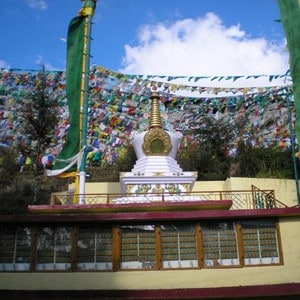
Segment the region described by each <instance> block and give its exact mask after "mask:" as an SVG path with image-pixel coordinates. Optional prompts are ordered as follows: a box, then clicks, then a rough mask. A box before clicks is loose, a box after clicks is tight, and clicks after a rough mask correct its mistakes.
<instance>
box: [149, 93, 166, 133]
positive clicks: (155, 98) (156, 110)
mask: <svg viewBox="0 0 300 300" xmlns="http://www.w3.org/2000/svg"><path fill="white" fill-rule="evenodd" d="M159 98H160V97H159V95H158V93H156V92H153V93H152V94H151V97H150V99H151V100H152V102H151V111H150V123H149V129H151V128H156V127H159V128H162V127H163V126H162V120H161V115H160V107H159Z"/></svg>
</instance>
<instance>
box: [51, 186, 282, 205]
mask: <svg viewBox="0 0 300 300" xmlns="http://www.w3.org/2000/svg"><path fill="white" fill-rule="evenodd" d="M79 199H83V200H84V203H85V204H86V205H95V204H107V205H113V204H132V203H135V204H138V203H144V204H146V203H156V204H159V203H167V202H173V203H174V202H182V203H186V202H195V201H205V200H206V201H220V200H231V201H232V203H233V204H232V207H231V209H272V208H280V207H287V206H286V205H285V204H284V203H282V202H280V201H279V200H277V199H276V198H275V193H274V190H260V189H258V188H257V187H255V186H252V187H251V190H236V191H199V192H190V193H159V194H158V193H153V194H151V193H147V194H114V193H111V194H84V195H80V194H74V193H66V194H56V195H54V196H53V199H52V201H51V204H54V205H79V204H78V203H79Z"/></svg>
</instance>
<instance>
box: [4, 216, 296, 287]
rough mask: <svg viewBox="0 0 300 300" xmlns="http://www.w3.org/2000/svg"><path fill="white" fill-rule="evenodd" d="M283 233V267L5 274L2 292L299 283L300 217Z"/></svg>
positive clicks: (286, 222)
mask: <svg viewBox="0 0 300 300" xmlns="http://www.w3.org/2000/svg"><path fill="white" fill-rule="evenodd" d="M280 232H281V240H282V250H283V257H284V264H283V265H277V266H250V267H243V268H222V269H201V270H171V271H170V270H166V271H129V272H128V271H119V272H82V273H81V272H74V273H64V272H53V273H52V272H43V273H37V272H35V273H4V272H3V273H0V283H1V284H0V289H8V290H48V289H49V290H102V289H103V290H116V289H135V290H137V289H173V288H178V289H180V288H213V287H231V286H251V285H267V284H281V283H300V272H299V269H300V243H299V242H298V238H299V236H300V217H283V218H281V219H280Z"/></svg>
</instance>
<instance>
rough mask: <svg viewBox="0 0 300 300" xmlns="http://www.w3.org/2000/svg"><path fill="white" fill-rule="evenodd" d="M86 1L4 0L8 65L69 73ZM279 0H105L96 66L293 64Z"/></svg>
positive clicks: (248, 67)
mask: <svg viewBox="0 0 300 300" xmlns="http://www.w3.org/2000/svg"><path fill="white" fill-rule="evenodd" d="M81 6H82V2H81V1H80V0H1V10H0V18H1V23H2V26H1V27H0V36H1V47H0V67H1V68H10V69H21V70H39V69H41V66H42V65H44V66H45V68H46V69H47V70H65V68H66V37H67V30H68V24H69V22H70V21H71V19H72V18H73V17H75V16H76V15H77V14H78V11H79V10H80V8H81ZM279 20H280V11H279V5H278V2H277V0H152V1H149V0H98V2H97V8H96V11H95V15H94V17H93V26H92V37H93V40H92V44H91V55H92V57H91V60H90V63H91V65H99V66H103V67H106V68H108V69H111V70H114V71H119V72H123V73H127V74H149V75H172V76H176V75H178V76H179V75H183V76H226V75H230V76H236V75H244V76H246V75H261V74H267V75H273V74H285V73H286V72H287V71H288V69H289V63H288V61H289V58H288V52H287V49H286V41H285V33H284V30H283V26H282V23H281V22H280V21H279Z"/></svg>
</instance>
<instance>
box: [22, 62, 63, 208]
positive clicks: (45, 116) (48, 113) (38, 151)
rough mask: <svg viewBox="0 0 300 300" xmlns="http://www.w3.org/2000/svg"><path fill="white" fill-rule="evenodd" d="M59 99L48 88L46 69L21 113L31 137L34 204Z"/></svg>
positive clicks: (51, 136)
mask: <svg viewBox="0 0 300 300" xmlns="http://www.w3.org/2000/svg"><path fill="white" fill-rule="evenodd" d="M57 112H58V106H57V99H55V98H53V96H52V94H50V90H49V88H48V87H47V74H46V71H45V68H44V67H43V68H42V70H41V71H40V72H39V73H38V74H37V76H36V80H35V87H34V89H33V90H32V92H31V93H30V94H28V95H27V97H26V98H24V103H23V105H22V108H21V110H20V112H19V114H20V116H19V117H20V123H21V126H23V131H24V133H25V134H27V135H28V136H30V137H31V140H32V143H31V149H30V151H31V155H32V157H33V170H34V203H36V202H37V197H38V192H39V187H40V184H39V182H40V178H41V174H42V168H41V164H40V158H41V156H42V154H43V153H44V151H45V150H46V149H47V148H48V147H49V145H50V143H51V140H52V138H53V136H54V131H55V126H56V124H57V123H58V113H57Z"/></svg>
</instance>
